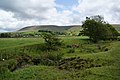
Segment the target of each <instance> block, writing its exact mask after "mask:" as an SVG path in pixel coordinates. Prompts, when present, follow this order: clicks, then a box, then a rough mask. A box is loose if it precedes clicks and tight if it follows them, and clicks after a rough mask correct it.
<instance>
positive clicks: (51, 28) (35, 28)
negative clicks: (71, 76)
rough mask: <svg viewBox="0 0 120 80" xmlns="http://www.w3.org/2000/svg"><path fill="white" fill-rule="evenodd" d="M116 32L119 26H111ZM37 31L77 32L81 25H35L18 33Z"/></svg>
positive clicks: (119, 28)
mask: <svg viewBox="0 0 120 80" xmlns="http://www.w3.org/2000/svg"><path fill="white" fill-rule="evenodd" d="M112 25H113V27H115V29H116V30H118V31H120V24H112ZM38 30H48V31H54V32H75V31H77V32H79V31H80V30H81V25H71V26H56V25H36V26H27V27H24V28H22V29H20V30H18V31H19V32H26V31H38Z"/></svg>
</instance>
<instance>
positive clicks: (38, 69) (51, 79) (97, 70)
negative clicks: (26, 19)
mask: <svg viewBox="0 0 120 80" xmlns="http://www.w3.org/2000/svg"><path fill="white" fill-rule="evenodd" d="M62 39H64V41H65V43H66V44H74V43H76V44H77V43H80V42H81V43H82V42H83V40H80V39H79V38H78V37H71V38H68V37H67V38H65V37H63V38H62ZM1 40H2V39H1ZM24 40H25V41H24ZM26 40H27V41H30V42H32V41H34V39H32V38H29V39H28V38H27V39H23V40H22V41H23V44H27V43H26ZM37 40H38V42H39V39H37ZM37 40H36V41H37ZM4 41H6V42H3V43H2V42H1V41H0V42H1V44H6V46H9V45H10V44H9V43H11V45H12V46H13V44H14V46H15V45H19V44H18V43H19V42H21V40H20V39H18V40H17V42H16V39H15V42H14V39H13V40H12V39H9V40H8V41H9V43H7V42H8V41H7V39H6V40H4ZM73 41H74V42H73ZM79 41H80V42H79ZM30 42H29V43H30ZM33 44H34V43H33ZM6 46H4V48H6ZM111 46H112V48H111V50H110V51H108V52H100V53H95V54H82V53H81V54H78V53H74V54H66V55H64V58H68V57H73V56H80V57H82V58H92V59H98V58H99V59H100V60H101V61H102V62H103V61H107V62H109V64H110V65H109V66H103V67H94V68H89V69H86V70H82V71H81V70H80V71H79V70H78V71H66V70H59V69H57V68H56V67H54V66H41V65H38V66H31V67H28V68H24V69H20V70H17V71H15V72H8V73H6V74H4V75H3V76H4V78H3V79H1V80H8V79H9V80H80V79H81V80H119V79H120V67H119V66H120V52H119V51H120V42H113V43H111ZM1 47H2V46H1Z"/></svg>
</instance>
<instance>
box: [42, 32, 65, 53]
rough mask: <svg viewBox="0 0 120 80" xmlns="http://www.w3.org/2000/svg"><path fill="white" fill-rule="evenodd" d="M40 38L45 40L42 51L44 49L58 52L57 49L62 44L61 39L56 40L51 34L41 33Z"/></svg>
mask: <svg viewBox="0 0 120 80" xmlns="http://www.w3.org/2000/svg"><path fill="white" fill-rule="evenodd" d="M42 37H43V39H44V40H45V45H43V49H46V51H50V50H59V48H60V47H61V46H62V44H63V43H62V41H61V39H59V38H57V37H56V36H55V35H54V34H52V33H43V34H42Z"/></svg>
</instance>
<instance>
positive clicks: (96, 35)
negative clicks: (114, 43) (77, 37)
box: [81, 15, 118, 42]
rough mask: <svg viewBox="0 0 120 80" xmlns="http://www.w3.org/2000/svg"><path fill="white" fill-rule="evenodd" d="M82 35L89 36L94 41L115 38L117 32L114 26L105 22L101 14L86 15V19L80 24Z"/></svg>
mask: <svg viewBox="0 0 120 80" xmlns="http://www.w3.org/2000/svg"><path fill="white" fill-rule="evenodd" d="M82 28H83V30H82V31H81V34H82V35H85V36H89V37H90V39H91V40H92V41H94V42H98V41H99V40H108V39H116V38H117V37H118V32H117V31H116V30H115V28H114V27H113V26H112V25H110V24H109V23H106V22H105V21H104V18H103V17H101V16H99V15H98V16H92V17H86V20H85V21H84V22H83V24H82Z"/></svg>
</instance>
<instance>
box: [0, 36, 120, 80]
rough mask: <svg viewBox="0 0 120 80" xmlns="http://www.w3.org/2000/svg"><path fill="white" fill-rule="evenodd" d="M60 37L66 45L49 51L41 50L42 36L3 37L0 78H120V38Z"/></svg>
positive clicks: (46, 79) (87, 79)
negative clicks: (104, 39)
mask: <svg viewBox="0 0 120 80" xmlns="http://www.w3.org/2000/svg"><path fill="white" fill-rule="evenodd" d="M59 38H60V39H62V41H63V43H64V46H62V47H61V49H60V50H58V51H50V52H46V51H42V50H41V49H42V47H41V46H43V44H44V40H43V39H42V38H0V67H1V69H0V80H8V79H9V80H119V79H120V67H119V66H120V52H119V51H120V42H119V41H106V42H105V41H101V42H99V43H92V42H90V41H89V40H88V37H83V36H79V37H76V36H68V37H67V36H63V37H59ZM46 58H47V59H48V60H46ZM39 60H40V61H41V62H39ZM35 63H36V64H35ZM37 63H38V64H37ZM15 67H16V68H15Z"/></svg>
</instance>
